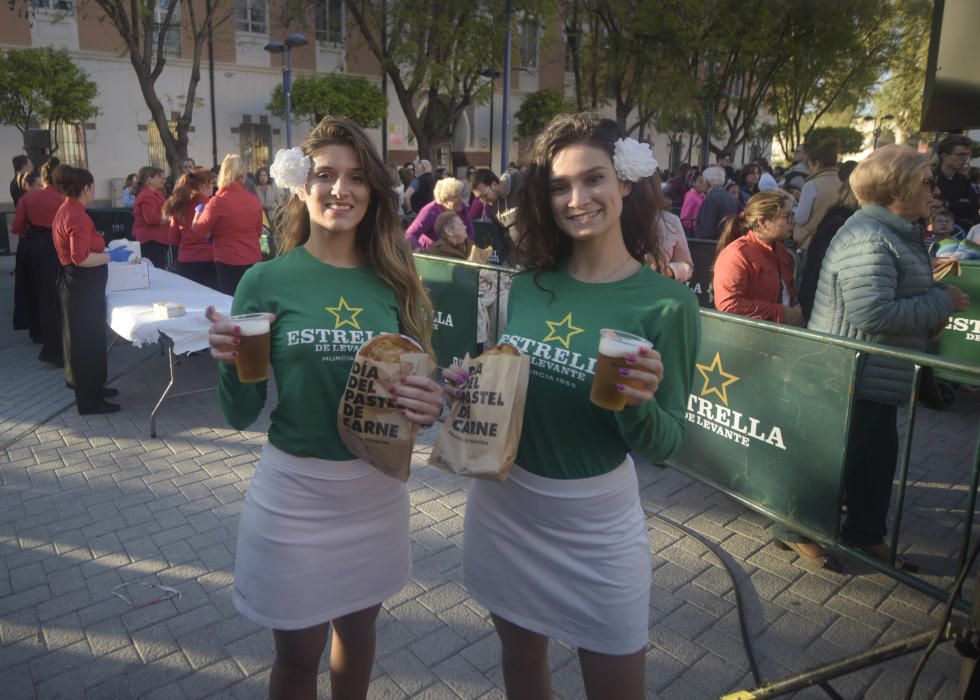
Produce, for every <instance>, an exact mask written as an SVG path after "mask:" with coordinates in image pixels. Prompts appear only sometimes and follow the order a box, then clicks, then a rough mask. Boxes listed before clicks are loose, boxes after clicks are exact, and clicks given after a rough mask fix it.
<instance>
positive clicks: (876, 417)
mask: <svg viewBox="0 0 980 700" xmlns="http://www.w3.org/2000/svg"><path fill="white" fill-rule="evenodd" d="M897 418H898V407H896V406H893V405H891V404H885V403H879V402H877V401H866V400H863V399H858V400H857V401H855V402H854V414H853V418H852V419H851V433H850V436H849V438H848V451H847V462H846V464H845V465H844V490H845V495H844V502H845V503H847V518H846V519H845V520H844V524H843V526H842V527H841V539H843V540H844V541H845V542H848V543H849V544H853V545H859V546H865V545H874V544H881V543H882V542H884V541H885V533H886V532H887V529H888V528H887V524H888V506H889V504H890V503H891V496H892V481H893V480H894V478H895V466H896V461H897V459H898V427H897V425H896V420H897Z"/></svg>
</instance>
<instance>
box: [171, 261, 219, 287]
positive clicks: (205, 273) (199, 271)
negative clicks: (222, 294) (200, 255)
mask: <svg viewBox="0 0 980 700" xmlns="http://www.w3.org/2000/svg"><path fill="white" fill-rule="evenodd" d="M177 274H178V275H180V276H181V277H186V278H187V279H189V280H191V281H192V282H197V283H198V284H203V285H204V286H205V287H210V288H211V289H217V288H218V273H217V271H216V270H215V267H214V263H213V262H208V261H202V262H180V261H179V260H178V261H177Z"/></svg>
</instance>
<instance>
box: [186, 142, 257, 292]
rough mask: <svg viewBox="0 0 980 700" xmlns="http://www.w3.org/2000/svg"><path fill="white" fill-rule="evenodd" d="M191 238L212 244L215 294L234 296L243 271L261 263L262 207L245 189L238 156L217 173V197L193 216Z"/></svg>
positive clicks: (227, 158) (232, 156) (228, 158)
mask: <svg viewBox="0 0 980 700" xmlns="http://www.w3.org/2000/svg"><path fill="white" fill-rule="evenodd" d="M191 232H192V235H193V236H194V237H195V238H207V237H209V236H210V237H211V239H212V240H213V241H214V267H215V270H216V272H217V274H218V291H220V292H222V293H224V294H230V295H234V294H235V289H236V288H237V287H238V280H240V279H241V278H242V275H244V274H245V271H246V270H247V269H248V268H250V267H251V266H252V265H254V264H255V263H257V262H259V261H261V260H262V250H261V249H260V248H259V238H260V237H261V235H262V203H261V202H260V201H259V198H258V197H256V196H255V195H254V194H252V193H251V192H249V191H248V190H246V189H245V166H244V165H243V163H242V159H241V157H240V156H237V155H235V154H228V155H226V156H225V158H224V160H223V161H221V171H220V172H219V173H218V194H216V195H215V196H214V197H212V198H211V199H210V200H209V201H208V203H207V205H206V206H205V207H204V211H203V212H201V213H200V214H195V215H194V221H193V227H192V231H191Z"/></svg>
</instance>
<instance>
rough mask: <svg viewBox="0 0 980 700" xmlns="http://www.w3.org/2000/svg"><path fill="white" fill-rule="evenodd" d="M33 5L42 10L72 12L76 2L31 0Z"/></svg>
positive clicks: (71, 0) (72, 0) (69, 0)
mask: <svg viewBox="0 0 980 700" xmlns="http://www.w3.org/2000/svg"><path fill="white" fill-rule="evenodd" d="M31 7H34V8H38V9H42V10H56V11H58V12H71V11H72V10H74V9H75V2H74V0H31Z"/></svg>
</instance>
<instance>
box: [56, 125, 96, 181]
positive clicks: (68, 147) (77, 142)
mask: <svg viewBox="0 0 980 700" xmlns="http://www.w3.org/2000/svg"><path fill="white" fill-rule="evenodd" d="M54 138H55V143H56V144H57V146H58V151H57V153H56V155H57V156H58V159H59V160H60V161H61V162H62V163H67V164H68V165H71V166H74V167H76V168H85V169H86V170H88V149H87V148H86V146H85V125H84V124H59V125H58V127H57V128H56V129H54Z"/></svg>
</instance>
